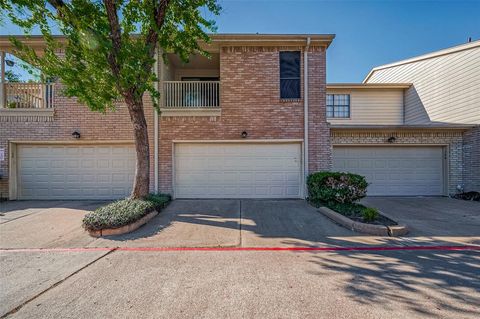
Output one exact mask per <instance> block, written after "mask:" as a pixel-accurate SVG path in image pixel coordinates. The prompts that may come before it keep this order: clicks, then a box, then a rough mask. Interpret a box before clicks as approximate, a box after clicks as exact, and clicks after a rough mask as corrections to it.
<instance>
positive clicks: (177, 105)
mask: <svg viewBox="0 0 480 319" xmlns="http://www.w3.org/2000/svg"><path fill="white" fill-rule="evenodd" d="M167 59H168V63H167V64H164V65H162V69H161V70H160V79H161V81H160V83H161V87H160V91H161V92H160V94H161V104H160V110H161V115H162V116H219V115H220V112H221V108H220V87H221V85H220V58H219V54H218V53H212V54H211V56H210V58H207V57H204V56H200V55H193V56H191V57H190V59H189V61H188V62H187V63H184V62H183V61H182V60H181V59H180V58H179V57H178V56H177V55H175V54H167Z"/></svg>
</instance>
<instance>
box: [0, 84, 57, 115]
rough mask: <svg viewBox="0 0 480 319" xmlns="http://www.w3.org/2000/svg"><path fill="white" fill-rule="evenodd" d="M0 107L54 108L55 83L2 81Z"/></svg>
mask: <svg viewBox="0 0 480 319" xmlns="http://www.w3.org/2000/svg"><path fill="white" fill-rule="evenodd" d="M0 85H3V90H1V91H2V93H3V94H2V95H3V96H1V97H0V108H11V109H49V108H53V106H54V105H53V101H54V99H53V97H54V84H53V83H49V84H45V83H18V82H15V83H2V84H0Z"/></svg>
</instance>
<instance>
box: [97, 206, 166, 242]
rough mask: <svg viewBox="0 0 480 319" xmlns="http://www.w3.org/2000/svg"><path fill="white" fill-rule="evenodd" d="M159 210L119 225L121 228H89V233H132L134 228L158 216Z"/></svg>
mask: <svg viewBox="0 0 480 319" xmlns="http://www.w3.org/2000/svg"><path fill="white" fill-rule="evenodd" d="M157 215H158V212H157V211H156V210H154V211H153V212H150V213H148V214H147V215H145V216H143V217H142V218H140V219H139V220H137V221H136V222H134V223H131V224H128V225H125V226H122V227H119V228H107V229H100V230H88V234H89V235H90V236H92V237H103V236H112V235H122V234H127V233H130V232H132V231H134V230H137V229H138V228H140V227H141V226H143V225H145V224H146V223H147V222H148V221H149V220H150V219H152V218H153V217H155V216H157Z"/></svg>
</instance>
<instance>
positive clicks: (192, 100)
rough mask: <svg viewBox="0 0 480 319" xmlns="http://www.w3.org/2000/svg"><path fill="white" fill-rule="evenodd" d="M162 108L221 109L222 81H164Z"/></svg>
mask: <svg viewBox="0 0 480 319" xmlns="http://www.w3.org/2000/svg"><path fill="white" fill-rule="evenodd" d="M162 107H163V108H169V109H176V108H179V109H181V108H184V109H187V108H205V109H209V108H219V107H220V81H164V82H163V94H162Z"/></svg>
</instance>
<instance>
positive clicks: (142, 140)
mask: <svg viewBox="0 0 480 319" xmlns="http://www.w3.org/2000/svg"><path fill="white" fill-rule="evenodd" d="M0 7H1V9H2V11H3V14H4V16H6V17H8V19H9V20H10V21H11V22H13V23H15V24H16V25H18V26H20V27H22V28H23V29H24V30H25V33H26V34H30V33H31V31H32V29H33V28H38V30H40V32H41V33H42V35H43V37H44V39H45V43H46V47H45V49H44V52H43V54H42V55H38V54H36V52H35V51H34V50H33V49H32V48H30V47H28V46H27V45H25V44H24V43H22V42H20V41H19V40H17V39H14V38H12V39H11V40H12V42H13V43H14V45H15V47H16V49H17V52H16V53H17V55H18V56H19V57H20V58H21V59H23V60H24V61H26V62H28V63H30V64H31V65H33V66H34V67H36V68H38V69H39V70H40V71H41V72H42V73H43V74H44V75H45V76H48V77H57V78H58V79H59V80H60V81H61V82H62V84H63V85H64V94H65V95H66V96H69V97H77V98H78V100H79V101H80V102H82V103H84V104H86V105H87V106H88V107H89V108H90V109H91V110H93V111H99V112H106V111H107V110H108V109H115V102H116V101H118V99H123V100H124V101H125V103H126V104H127V107H128V111H129V114H130V119H131V122H132V125H133V132H134V139H135V149H136V154H137V161H136V174H135V181H134V185H133V190H132V194H131V197H132V198H141V197H145V196H146V195H147V194H148V192H149V183H150V181H149V175H150V174H149V171H150V148H149V144H148V131H147V123H146V120H145V114H144V105H143V97H144V95H145V93H149V94H150V96H151V97H152V99H153V102H154V106H155V107H157V106H158V104H157V103H158V99H159V92H157V91H156V89H155V86H154V82H155V81H157V78H156V76H155V72H154V71H153V66H154V63H155V55H156V51H157V49H158V48H162V49H163V50H164V51H165V52H174V53H177V54H178V55H179V56H180V57H181V58H182V59H183V60H184V61H187V60H188V57H189V56H190V55H191V54H193V53H199V54H207V53H206V52H204V51H203V50H202V49H201V48H200V46H199V43H198V41H205V42H208V41H209V37H208V34H207V32H209V31H215V22H214V21H211V20H207V19H206V18H204V17H203V16H202V10H208V11H209V12H211V13H213V14H215V15H218V14H219V11H220V6H219V5H218V4H217V2H216V0H130V1H128V0H98V1H93V0H92V1H86V0H71V1H64V0H0ZM55 30H58V31H59V32H60V33H61V34H62V35H64V39H65V40H63V39H61V38H59V37H56V36H54V35H53V34H52V33H54V32H53V31H55ZM58 31H57V32H58ZM59 49H61V52H62V53H63V54H61V55H60V54H58V52H59Z"/></svg>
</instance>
